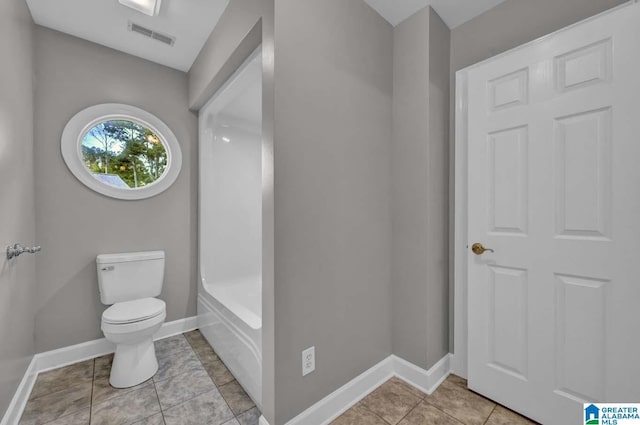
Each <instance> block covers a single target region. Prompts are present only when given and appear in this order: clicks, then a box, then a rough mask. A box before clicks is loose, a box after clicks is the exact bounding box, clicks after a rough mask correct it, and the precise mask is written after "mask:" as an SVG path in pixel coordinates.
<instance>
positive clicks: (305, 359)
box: [302, 347, 316, 376]
mask: <svg viewBox="0 0 640 425" xmlns="http://www.w3.org/2000/svg"><path fill="white" fill-rule="evenodd" d="M314 370H316V347H309V348H307V349H306V350H304V351H303V352H302V376H305V375H308V374H310V373H311V372H313V371H314Z"/></svg>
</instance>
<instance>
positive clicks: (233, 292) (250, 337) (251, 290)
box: [198, 278, 262, 408]
mask: <svg viewBox="0 0 640 425" xmlns="http://www.w3.org/2000/svg"><path fill="white" fill-rule="evenodd" d="M201 285H202V288H201V290H200V291H199V295H198V326H199V327H200V331H201V332H202V334H203V335H204V336H205V338H206V339H207V341H209V343H210V344H211V346H212V347H213V349H214V350H215V351H216V353H217V354H218V356H220V358H221V359H222V361H223V362H224V364H226V365H227V367H228V368H229V370H230V371H231V373H232V374H233V376H235V378H236V379H237V380H238V382H240V385H242V387H243V388H244V389H245V390H246V391H247V393H248V394H249V396H250V397H251V398H252V399H253V401H254V402H255V403H256V405H257V406H258V407H259V408H262V313H261V310H262V304H261V303H262V294H261V291H262V284H261V282H260V280H259V279H258V278H256V279H252V280H249V279H247V280H245V281H240V282H230V283H229V284H228V285H220V284H215V285H212V284H209V283H207V282H206V281H205V280H204V279H202V280H201Z"/></svg>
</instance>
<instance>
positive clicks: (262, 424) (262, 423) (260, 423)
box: [258, 415, 269, 425]
mask: <svg viewBox="0 0 640 425" xmlns="http://www.w3.org/2000/svg"><path fill="white" fill-rule="evenodd" d="M258 425H269V422H267V420H266V419H265V417H264V416H262V415H260V420H259V421H258Z"/></svg>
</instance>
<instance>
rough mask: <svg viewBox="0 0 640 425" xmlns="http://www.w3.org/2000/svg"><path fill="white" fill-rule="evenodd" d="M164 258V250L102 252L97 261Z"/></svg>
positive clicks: (100, 262) (116, 261) (115, 261)
mask: <svg viewBox="0 0 640 425" xmlns="http://www.w3.org/2000/svg"><path fill="white" fill-rule="evenodd" d="M163 258H164V251H144V252H124V253H120V254H100V255H98V256H97V257H96V263H98V264H111V263H126V262H129V261H145V260H161V259H163Z"/></svg>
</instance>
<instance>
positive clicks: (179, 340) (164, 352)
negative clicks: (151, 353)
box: [154, 335, 191, 358]
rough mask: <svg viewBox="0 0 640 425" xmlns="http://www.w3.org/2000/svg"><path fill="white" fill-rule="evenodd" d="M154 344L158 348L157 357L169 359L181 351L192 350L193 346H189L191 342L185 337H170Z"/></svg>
mask: <svg viewBox="0 0 640 425" xmlns="http://www.w3.org/2000/svg"><path fill="white" fill-rule="evenodd" d="M154 344H155V348H156V357H158V358H162V357H167V356H170V355H172V354H174V353H177V352H179V351H185V350H190V349H191V345H189V342H188V341H187V339H186V338H185V337H184V335H174V336H170V337H169V338H164V339H161V340H158V341H156V342H155V343H154Z"/></svg>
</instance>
